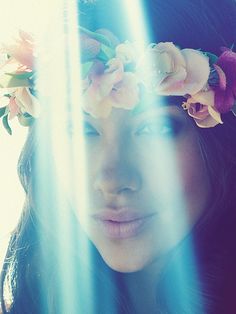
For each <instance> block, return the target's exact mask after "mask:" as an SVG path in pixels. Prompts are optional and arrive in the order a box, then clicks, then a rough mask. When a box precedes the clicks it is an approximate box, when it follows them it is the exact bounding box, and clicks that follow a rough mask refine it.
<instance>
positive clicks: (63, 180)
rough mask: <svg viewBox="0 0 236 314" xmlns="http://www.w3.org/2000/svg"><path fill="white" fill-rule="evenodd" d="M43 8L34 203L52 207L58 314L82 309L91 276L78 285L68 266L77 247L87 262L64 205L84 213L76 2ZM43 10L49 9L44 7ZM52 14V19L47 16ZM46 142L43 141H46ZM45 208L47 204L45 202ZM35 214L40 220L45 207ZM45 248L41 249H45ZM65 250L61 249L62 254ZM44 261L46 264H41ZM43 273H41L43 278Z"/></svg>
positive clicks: (76, 269)
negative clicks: (46, 21) (46, 25)
mask: <svg viewBox="0 0 236 314" xmlns="http://www.w3.org/2000/svg"><path fill="white" fill-rule="evenodd" d="M51 9H52V12H51V11H50V10H49V9H48V8H47V12H48V15H47V18H49V17H50V19H51V20H52V23H51V25H50V29H49V30H48V31H47V35H46V36H45V33H44V32H43V33H39V34H38V42H39V47H40V49H39V51H38V54H39V58H38V59H39V63H38V88H39V97H40V98H41V101H42V103H43V104H44V105H45V106H46V109H45V115H47V117H46V118H45V117H44V121H42V124H41V123H39V128H38V138H39V143H40V151H39V155H38V165H37V167H38V168H37V172H39V173H41V174H42V176H41V177H40V178H39V189H38V190H39V191H40V192H41V193H39V195H38V197H37V202H38V203H39V204H40V205H41V206H40V208H43V207H44V206H43V205H44V204H45V199H46V200H47V198H48V202H52V206H54V207H56V208H57V214H56V216H55V217H53V219H54V223H55V229H54V230H53V232H54V236H55V237H56V239H57V241H56V243H57V256H58V264H59V266H58V267H59V269H58V271H59V284H58V287H57V288H58V294H59V296H60V297H59V301H58V302H59V307H60V312H61V313H74V312H75V311H76V310H75V304H77V305H76V306H77V311H82V310H81V309H80V308H79V309H78V306H82V304H83V303H84V300H83V296H84V295H85V294H87V295H88V294H90V295H91V294H92V291H93V287H92V281H93V277H92V276H91V275H90V276H89V277H88V276H87V277H86V278H85V279H84V280H83V285H81V287H79V291H80V293H78V280H76V279H75V278H76V277H78V274H79V276H83V277H84V276H85V275H84V273H82V271H81V274H80V269H79V266H78V265H73V261H72V256H74V254H75V253H74V250H77V248H78V247H79V248H80V251H82V252H83V260H84V261H85V263H86V264H87V265H86V266H87V267H88V268H89V267H90V264H91V263H92V262H91V260H90V252H89V248H88V247H87V245H88V243H87V242H86V241H83V239H78V240H79V242H80V243H75V239H74V235H73V232H72V230H73V229H74V225H71V224H72V223H73V224H75V225H76V224H77V222H76V221H73V222H72V221H71V213H69V212H68V207H70V206H68V204H69V203H72V204H71V206H72V207H75V208H74V209H75V210H77V211H79V212H84V209H85V208H86V205H87V199H86V192H85V185H86V177H87V175H86V160H85V156H84V143H83V134H82V117H81V98H82V97H81V90H80V86H81V81H80V66H79V60H80V57H79V49H78V48H79V43H78V42H79V35H78V21H77V14H76V13H77V10H76V1H64V0H62V1H56V3H54V6H52V7H51ZM48 10H49V11H48ZM52 17H53V19H52ZM68 124H72V127H73V129H74V130H73V137H72V138H70V136H69V135H68ZM47 141H48V143H47ZM46 154H48V156H49V158H50V157H53V161H52V162H53V168H54V170H55V172H54V170H52V169H49V168H48V167H49V166H48V160H47V157H45V155H46ZM45 173H50V174H52V176H54V177H53V178H52V182H51V184H53V185H54V186H53V188H52V186H51V187H49V186H47V184H49V183H48V182H47V181H46V180H45ZM48 189H49V190H50V191H54V192H55V196H54V199H53V200H52V199H50V195H47V193H48V191H47V190H48ZM45 206H46V207H48V206H47V204H45ZM42 211H43V212H42V213H40V215H42V217H43V219H44V220H45V222H46V221H47V219H48V218H47V215H48V213H47V211H44V210H42ZM47 246H48V243H47V241H46V242H42V251H44V250H45V247H46V248H47ZM46 250H47V249H46ZM65 252H67V253H65ZM47 263H48V264H49V263H50V260H48V256H46V255H45V256H44V259H43V264H47ZM46 266H48V265H46ZM46 281H47V278H45V283H46ZM92 304H93V303H90V304H87V309H86V310H87V311H88V312H91V313H93V312H94V310H93V309H92Z"/></svg>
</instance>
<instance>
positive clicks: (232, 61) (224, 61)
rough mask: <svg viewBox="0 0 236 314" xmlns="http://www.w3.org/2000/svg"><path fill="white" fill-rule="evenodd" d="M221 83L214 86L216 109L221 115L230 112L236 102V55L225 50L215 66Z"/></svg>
mask: <svg viewBox="0 0 236 314" xmlns="http://www.w3.org/2000/svg"><path fill="white" fill-rule="evenodd" d="M214 68H215V70H216V72H217V74H218V76H219V82H218V84H217V85H216V86H212V88H213V90H214V92H215V108H216V109H217V110H218V111H219V112H220V113H226V112H229V111H230V110H231V109H232V107H233V105H234V102H235V100H236V53H235V52H233V51H232V50H230V49H224V51H223V53H222V54H221V55H220V57H219V58H218V60H217V62H216V63H215V64H214Z"/></svg>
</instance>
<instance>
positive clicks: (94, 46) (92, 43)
mask: <svg viewBox="0 0 236 314" xmlns="http://www.w3.org/2000/svg"><path fill="white" fill-rule="evenodd" d="M80 49H81V56H82V60H90V59H93V58H95V57H96V56H97V55H98V53H99V52H100V49H101V43H100V42H99V41H97V40H95V39H93V38H90V37H89V36H87V35H86V34H81V35H80Z"/></svg>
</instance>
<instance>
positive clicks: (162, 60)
mask: <svg viewBox="0 0 236 314" xmlns="http://www.w3.org/2000/svg"><path fill="white" fill-rule="evenodd" d="M137 71H138V72H139V75H140V77H141V79H142V80H143V83H144V85H145V86H146V87H148V88H149V89H151V90H152V89H154V90H155V91H156V93H157V94H158V95H165V96H168V95H175V96H184V95H186V94H191V95H193V94H196V93H197V92H199V91H200V90H201V89H202V88H203V87H204V86H205V85H206V83H207V80H208V77H209V74H210V67H209V59H208V57H207V56H205V55H204V54H203V53H201V52H200V51H197V50H193V49H183V50H180V49H178V48H177V47H176V46H175V45H174V44H173V43H171V42H166V43H162V42H161V43H158V44H156V45H154V46H150V47H149V49H148V50H147V52H146V54H145V55H144V57H143V58H142V59H141V60H140V62H139V63H138V65H137Z"/></svg>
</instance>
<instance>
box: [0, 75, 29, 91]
mask: <svg viewBox="0 0 236 314" xmlns="http://www.w3.org/2000/svg"><path fill="white" fill-rule="evenodd" d="M28 86H30V84H29V81H28V79H22V78H21V79H19V78H17V77H15V76H11V75H8V74H4V75H2V76H1V77H0V87H1V88H8V87H28Z"/></svg>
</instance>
